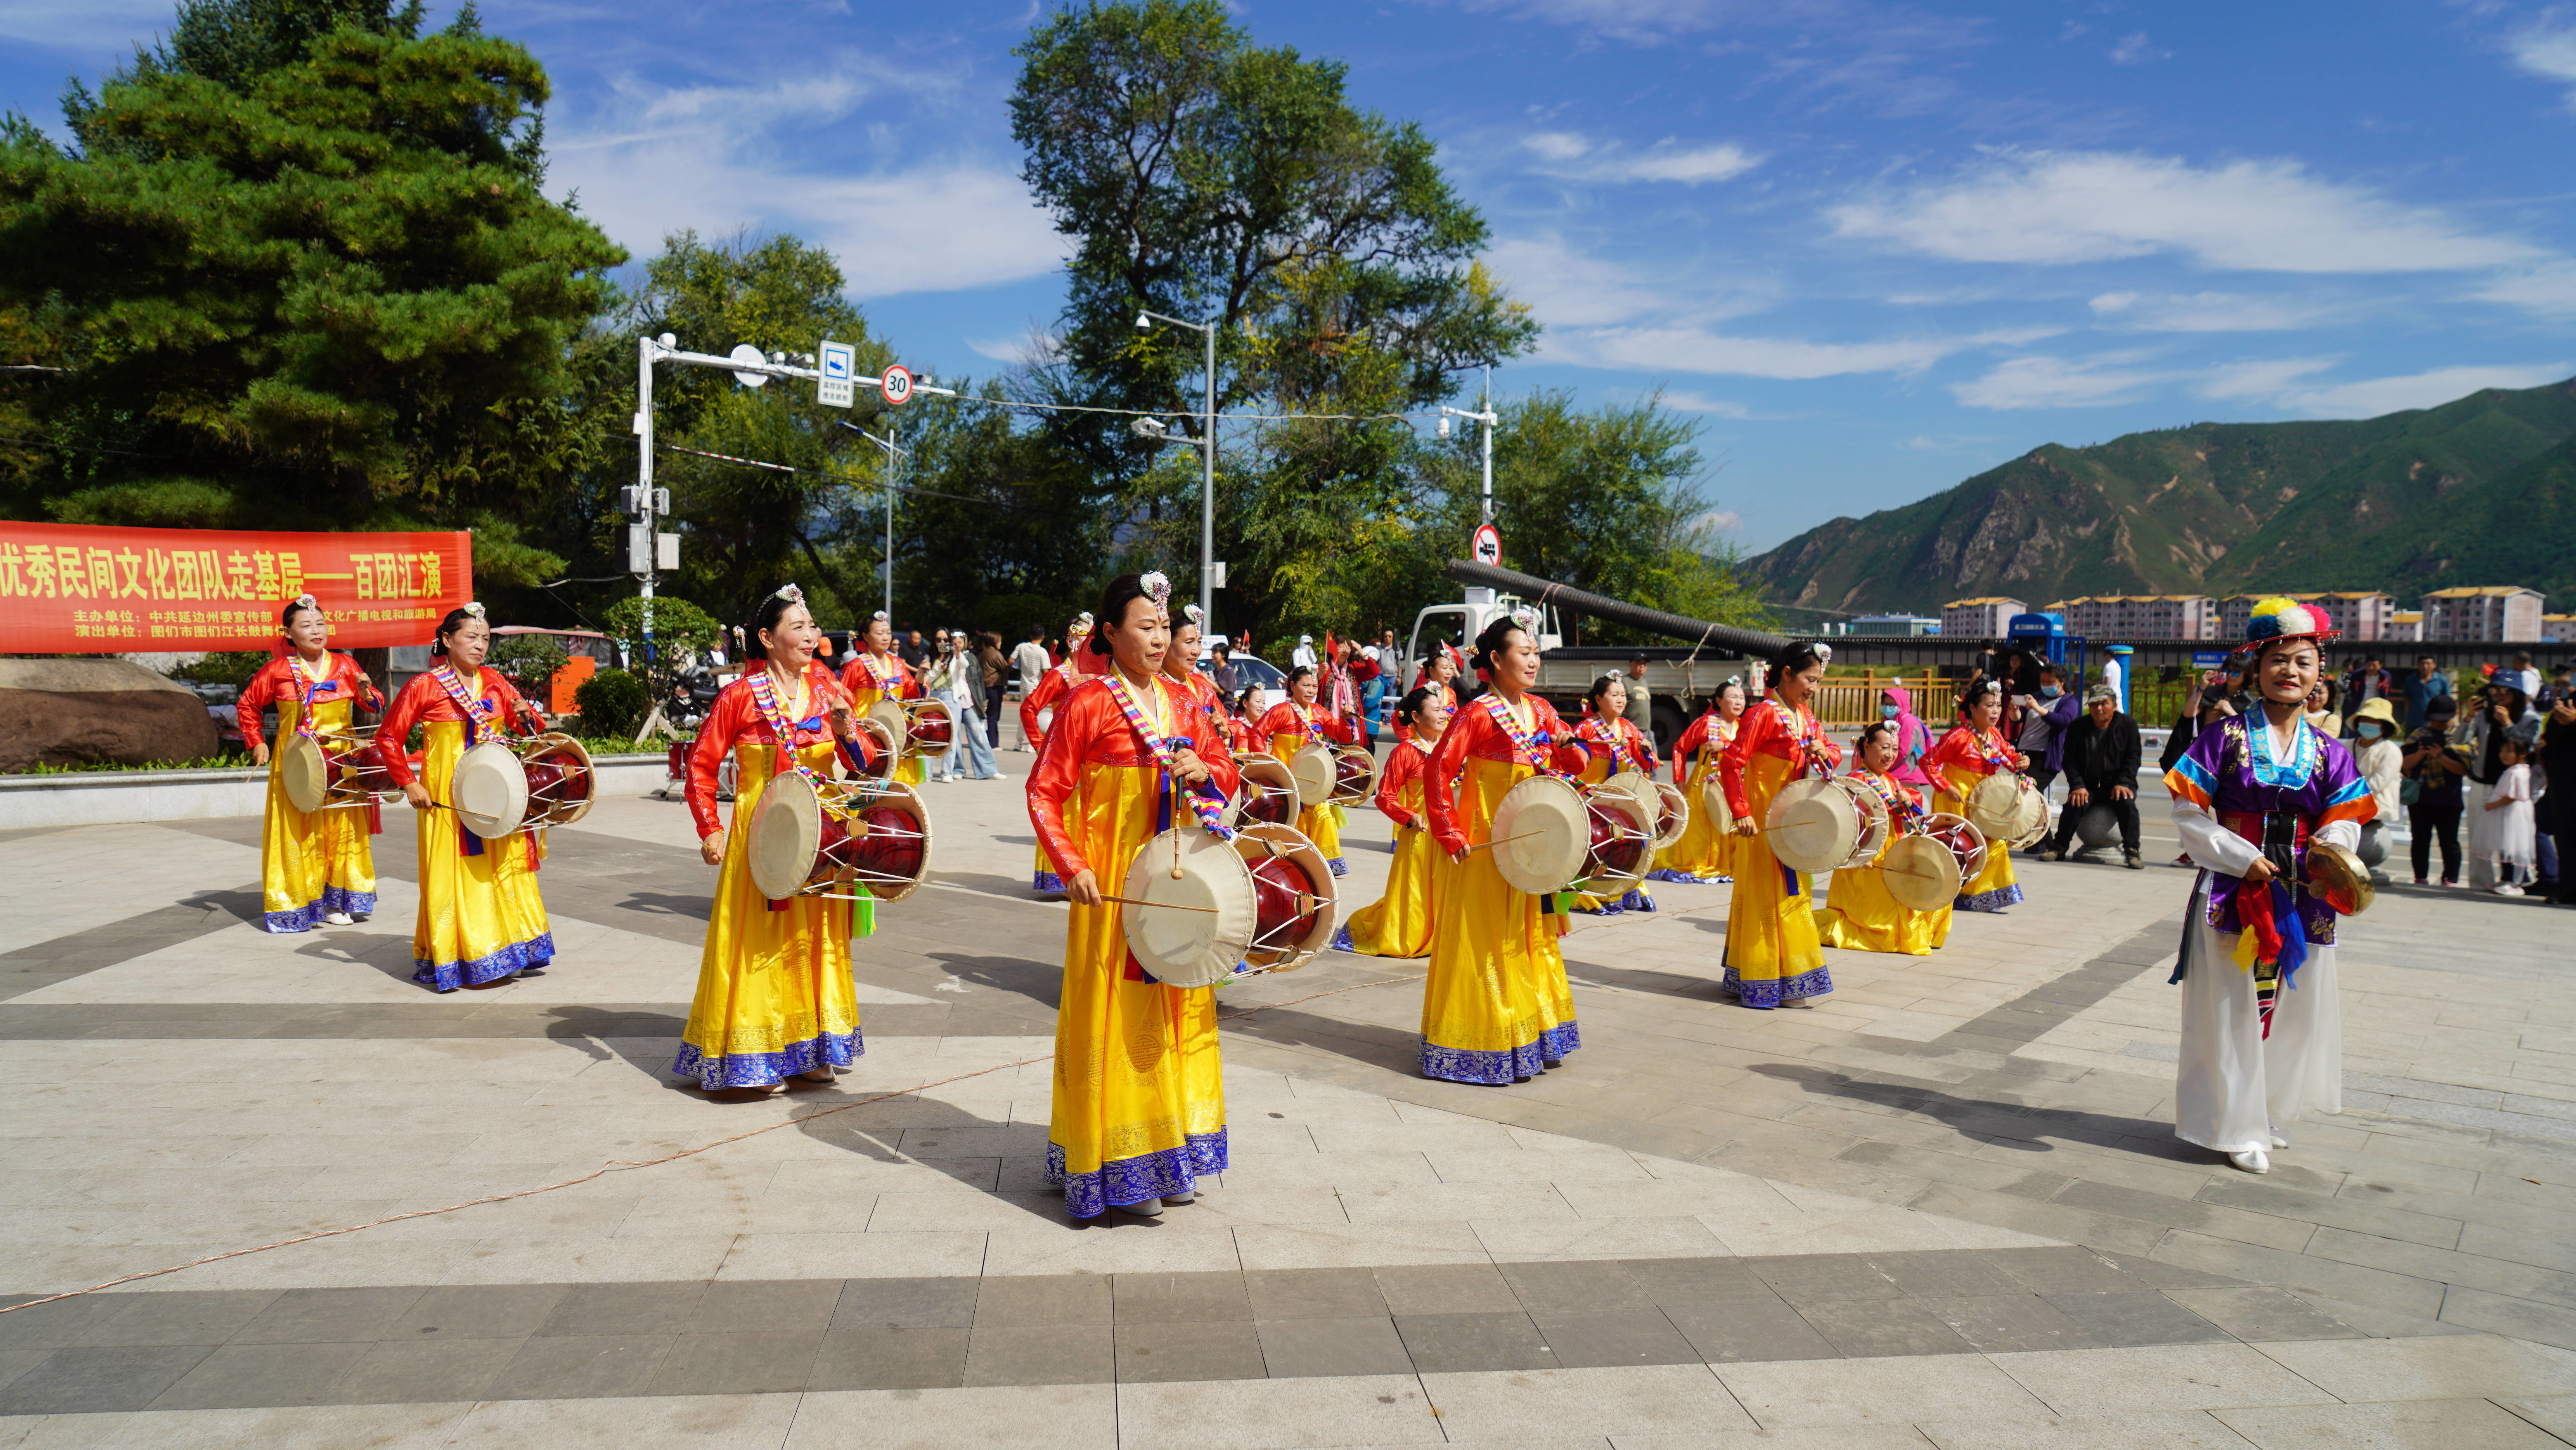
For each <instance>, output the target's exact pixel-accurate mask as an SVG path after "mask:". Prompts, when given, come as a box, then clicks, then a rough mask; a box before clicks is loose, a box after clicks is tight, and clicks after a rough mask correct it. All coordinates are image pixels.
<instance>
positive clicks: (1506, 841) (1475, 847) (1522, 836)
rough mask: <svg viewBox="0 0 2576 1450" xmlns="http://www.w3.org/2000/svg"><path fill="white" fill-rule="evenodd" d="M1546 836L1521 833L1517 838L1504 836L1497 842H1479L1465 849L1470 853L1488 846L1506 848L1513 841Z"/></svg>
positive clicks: (1543, 833)
mask: <svg viewBox="0 0 2576 1450" xmlns="http://www.w3.org/2000/svg"><path fill="white" fill-rule="evenodd" d="M1546 834H1547V833H1546V832H1545V831H1523V832H1521V833H1520V834H1519V835H1517V836H1505V837H1503V838H1502V839H1501V840H1499V841H1479V842H1477V843H1476V844H1475V845H1473V846H1469V847H1468V848H1467V849H1468V850H1470V851H1482V850H1484V849H1485V848H1486V847H1488V846H1508V845H1510V844H1511V843H1512V842H1514V841H1526V840H1528V839H1529V838H1530V837H1532V836H1543V835H1546Z"/></svg>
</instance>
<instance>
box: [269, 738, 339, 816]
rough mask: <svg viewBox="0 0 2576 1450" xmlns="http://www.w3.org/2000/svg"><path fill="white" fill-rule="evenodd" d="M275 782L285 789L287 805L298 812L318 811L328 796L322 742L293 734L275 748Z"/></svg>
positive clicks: (327, 763)
mask: <svg viewBox="0 0 2576 1450" xmlns="http://www.w3.org/2000/svg"><path fill="white" fill-rule="evenodd" d="M277 783H278V785H279V786H280V787H281V788H283V789H284V790H285V792H286V801H287V804H289V805H291V806H293V807H295V808H296V809H297V810H299V811H318V810H320V809H322V806H323V803H324V802H326V801H328V800H329V799H330V798H331V762H330V760H329V759H328V758H326V757H325V756H324V755H323V754H322V744H321V742H320V741H318V740H315V739H314V738H313V737H312V736H309V735H296V736H291V737H289V738H288V740H287V742H286V743H285V744H284V745H282V746H279V747H278V751H277Z"/></svg>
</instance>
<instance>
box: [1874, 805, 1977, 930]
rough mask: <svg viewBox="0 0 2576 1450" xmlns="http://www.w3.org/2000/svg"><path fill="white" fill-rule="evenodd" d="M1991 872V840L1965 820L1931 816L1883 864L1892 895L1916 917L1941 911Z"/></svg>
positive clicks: (1892, 844)
mask: <svg viewBox="0 0 2576 1450" xmlns="http://www.w3.org/2000/svg"><path fill="white" fill-rule="evenodd" d="M1985 866H1986V838H1985V836H1984V834H1983V833H1981V832H1979V831H1978V830H1977V828H1976V827H1975V826H1972V825H1970V824H1968V822H1967V821H1966V820H1965V819H1964V818H1962V817H1959V816H1954V815H1948V814H1941V815H1933V816H1926V817H1924V818H1923V819H1922V820H1921V821H1920V822H1918V823H1917V826H1916V829H1915V830H1914V831H1912V832H1910V833H1909V834H1907V835H1904V836H1900V837H1898V838H1897V839H1896V840H1895V841H1893V842H1890V843H1889V845H1888V848H1887V854H1886V855H1885V856H1884V857H1882V858H1880V875H1881V877H1882V878H1883V879H1884V880H1885V881H1886V883H1887V894H1888V895H1890V896H1893V897H1895V898H1896V903H1897V905H1899V906H1902V907H1905V908H1906V909H1908V910H1910V911H1939V910H1940V909H1941V908H1943V907H1945V906H1948V905H1950V904H1951V903H1952V902H1954V901H1957V900H1958V899H1959V887H1960V886H1961V884H1962V883H1964V882H1967V881H1970V880H1973V879H1974V878H1975V877H1976V875H1977V873H1978V872H1980V871H1982V870H1984V869H1985Z"/></svg>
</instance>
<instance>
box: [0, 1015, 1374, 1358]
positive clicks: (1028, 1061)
mask: <svg viewBox="0 0 2576 1450" xmlns="http://www.w3.org/2000/svg"><path fill="white" fill-rule="evenodd" d="M1420 980H1422V979H1421V978H1420V977H1388V978H1386V979H1384V980H1383V981H1376V982H1354V983H1352V984H1351V985H1349V986H1347V987H1333V988H1329V989H1327V990H1325V991H1321V992H1310V993H1308V994H1306V995H1305V996H1303V997H1291V998H1289V999H1288V1000H1287V1001H1285V1002H1265V1003H1263V1004H1261V1005H1260V1006H1258V1007H1252V1008H1247V1009H1245V1010H1244V1011H1242V1012H1237V1013H1234V1014H1232V1015H1233V1016H1234V1017H1249V1016H1251V1015H1252V1014H1253V1013H1256V1012H1267V1011H1269V1010H1270V1009H1271V1008H1273V1007H1294V1006H1296V1005H1297V1004H1298V1003H1300V1002H1312V1001H1314V1000H1315V999H1316V998H1318V997H1331V996H1335V995H1337V994H1339V993H1343V992H1356V991H1358V990H1360V989H1361V988H1363V987H1386V986H1392V985H1394V984H1395V983H1398V982H1418V981H1420ZM1054 1059H1055V1054H1054V1053H1052V1052H1046V1053H1040V1054H1039V1055H1038V1056H1036V1057H1023V1058H1020V1059H1019V1060H1017V1061H1015V1062H997V1063H995V1064H993V1065H992V1066H991V1067H979V1068H977V1069H975V1070H974V1071H973V1072H961V1073H958V1074H957V1075H956V1076H954V1077H943V1078H941V1079H939V1080H938V1081H936V1082H925V1083H917V1084H915V1085H913V1086H911V1087H908V1088H898V1089H896V1090H895V1091H893V1092H887V1093H879V1094H877V1095H876V1096H874V1097H870V1098H861V1099H859V1100H858V1101H857V1102H854V1103H841V1104H839V1105H837V1106H834V1107H829V1108H825V1109H823V1110H821V1111H820V1112H813V1113H804V1114H801V1115H799V1116H796V1117H792V1118H783V1119H780V1120H779V1121H778V1122H775V1123H770V1124H768V1125H766V1126H763V1127H758V1128H753V1129H751V1130H750V1131H748V1132H742V1133H734V1134H730V1135H728V1136H726V1137H722V1138H717V1139H714V1140H712V1141H710V1142H705V1143H700V1144H699V1145H698V1146H696V1147H694V1148H683V1149H681V1150H680V1151H679V1152H677V1153H667V1154H664V1155H663V1156H662V1157H659V1158H645V1159H641V1160H630V1159H623V1158H621V1159H617V1160H614V1161H612V1162H608V1163H603V1164H601V1165H600V1166H599V1167H598V1168H596V1169H594V1170H592V1171H591V1172H588V1173H585V1174H583V1175H581V1176H580V1177H579V1178H567V1179H565V1180H564V1181H562V1182H561V1183H548V1184H545V1185H543V1186H541V1187H537V1188H522V1189H520V1190H518V1191H517V1192H515V1193H495V1194H491V1195H489V1196H487V1197H483V1198H469V1199H467V1200H466V1201H465V1202H463V1203H451V1204H449V1205H447V1206H446V1207H444V1208H421V1209H414V1210H412V1211H411V1212H410V1213H396V1214H388V1215H386V1216H385V1217H383V1218H376V1219H369V1220H368V1221H366V1222H365V1223H353V1224H350V1225H348V1226H347V1227H345V1228H326V1229H323V1230H322V1231H320V1232H319V1233H309V1234H299V1235H297V1236H296V1237H294V1238H291V1239H280V1240H278V1241H277V1242H276V1243H273V1244H260V1245H258V1246H257V1247H255V1248H247V1249H228V1250H226V1251H225V1252H223V1253H220V1254H208V1255H206V1256H205V1257H204V1258H202V1259H190V1260H189V1261H188V1262H186V1263H184V1264H172V1265H171V1266H170V1267H168V1268H166V1269H144V1270H142V1271H140V1272H137V1273H132V1274H120V1275H118V1276H117V1277H115V1278H113V1279H109V1280H106V1281H105V1282H103V1283H97V1284H92V1285H90V1286H89V1287H88V1288H86V1289H66V1290H64V1291H63V1292H62V1293H59V1294H48V1295H46V1296H45V1297H43V1298H41V1299H29V1300H27V1301H25V1302H24V1303H19V1304H10V1305H6V1306H0V1314H15V1313H17V1312H18V1311H19V1310H21V1309H33V1308H34V1307H36V1306H37V1305H39V1304H51V1303H54V1302H56V1301H58V1300H63V1299H77V1298H79V1297H80V1296H81V1295H83V1294H95V1293H97V1292H99V1291H100V1290H102V1289H113V1288H115V1287H116V1286H117V1285H119V1284H131V1283H135V1282H137V1281H139V1280H143V1279H158V1278H160V1277H162V1276H163V1275H166V1274H176V1273H178V1272H180V1271H181V1270H183V1269H194V1268H198V1267H201V1266H203V1265H206V1264H219V1263H222V1262H223V1261H224V1260H226V1259H238V1258H242V1257H244V1256H245V1255H249V1254H264V1253H267V1252H268V1251H270V1250H271V1249H287V1248H293V1247H294V1246H296V1245H297V1244H309V1243H312V1242H314V1241H316V1240H318V1239H332V1238H339V1237H341V1236H342V1235H344V1234H353V1233H357V1232H360V1231H361V1230H364V1229H371V1228H375V1227H378V1226H380V1225H383V1224H389V1223H401V1222H403V1221H405V1220H407V1219H415V1218H435V1217H437V1216H438V1215H440V1214H443V1213H456V1212H459V1211H461V1210H464V1209H468V1208H479V1207H481V1206H482V1205H484V1204H487V1203H507V1202H509V1201H510V1200H512V1199H514V1198H533V1197H535V1196H536V1195H537V1194H540V1193H552V1192H554V1191H555V1190H557V1189H559V1188H577V1187H579V1186H581V1185H582V1184H585V1183H589V1182H591V1181H593V1180H594V1179H598V1178H604V1177H606V1176H607V1175H609V1174H611V1173H616V1172H619V1171H622V1170H628V1169H636V1168H658V1167H660V1166H661V1165H662V1164H665V1163H676V1162H678V1161H679V1160H681V1159H683V1158H694V1157H696V1156H697V1155H698V1154H700V1153H704V1152H708V1151H710V1150H712V1149H716V1148H721V1147H723V1146H725V1145H726V1144H728V1143H739V1142H741V1141H742V1140H743V1139H745V1138H757V1137H759V1136H760V1135H761V1134H763V1133H775V1132H777V1131H778V1130H779V1129H781V1128H795V1127H802V1126H803V1125H805V1124H807V1123H810V1122H813V1121H814V1120H815V1119H816V1118H828V1117H830V1116H832V1115H833V1114H834V1113H846V1112H848V1111H850V1110H851V1109H852V1108H865V1107H872V1106H874V1105H875V1104H878V1103H882V1102H886V1101H888V1100H889V1099H893V1098H901V1097H910V1096H912V1095H913V1094H915V1093H923V1092H928V1091H930V1090H931V1089H932V1088H937V1087H946V1086H947V1085H949V1084H950V1083H953V1082H965V1081H967V1080H968V1079H970V1078H978V1077H986V1076H989V1075H991V1074H993V1073H997V1072H1000V1071H1002V1070H1003V1069H1004V1068H1014V1067H1028V1066H1031V1065H1032V1064H1035V1063H1041V1062H1051V1061H1053V1060H1054Z"/></svg>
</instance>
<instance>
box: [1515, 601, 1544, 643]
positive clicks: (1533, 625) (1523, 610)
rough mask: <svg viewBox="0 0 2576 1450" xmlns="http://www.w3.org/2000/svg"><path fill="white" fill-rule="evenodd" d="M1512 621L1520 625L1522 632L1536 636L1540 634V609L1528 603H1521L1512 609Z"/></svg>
mask: <svg viewBox="0 0 2576 1450" xmlns="http://www.w3.org/2000/svg"><path fill="white" fill-rule="evenodd" d="M1512 623H1513V624H1515V625H1517V626H1519V627H1520V631H1521V633H1523V634H1526V635H1530V636H1533V637H1535V636H1536V635H1537V634H1538V611H1537V610H1535V609H1532V608H1530V607H1529V606H1528V605H1526V604H1524V605H1521V606H1520V607H1519V608H1517V609H1514V610H1513V611H1512Z"/></svg>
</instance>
